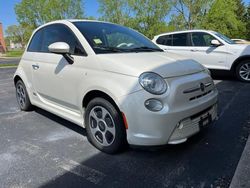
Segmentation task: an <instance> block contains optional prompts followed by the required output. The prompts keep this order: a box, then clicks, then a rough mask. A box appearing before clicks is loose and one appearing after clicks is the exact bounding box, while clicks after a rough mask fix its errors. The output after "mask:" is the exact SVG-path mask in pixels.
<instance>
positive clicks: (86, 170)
mask: <svg viewBox="0 0 250 188" xmlns="http://www.w3.org/2000/svg"><path fill="white" fill-rule="evenodd" d="M59 166H60V167H61V168H63V169H64V170H66V171H69V172H71V173H73V174H75V175H78V176H80V177H82V178H84V179H86V180H87V181H90V182H91V183H94V184H99V183H100V181H101V180H103V178H104V177H105V176H106V175H105V174H104V173H102V172H100V171H98V170H95V169H93V168H90V167H87V166H85V165H82V164H79V163H78V162H76V161H73V160H68V161H63V163H61V164H60V165H59Z"/></svg>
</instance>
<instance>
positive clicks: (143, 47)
mask: <svg viewBox="0 0 250 188" xmlns="http://www.w3.org/2000/svg"><path fill="white" fill-rule="evenodd" d="M129 50H131V51H135V52H138V51H146V52H163V50H162V49H160V48H151V47H147V46H141V47H137V48H132V49H129Z"/></svg>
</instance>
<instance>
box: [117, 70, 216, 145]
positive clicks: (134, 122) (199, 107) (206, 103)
mask: <svg viewBox="0 0 250 188" xmlns="http://www.w3.org/2000/svg"><path fill="white" fill-rule="evenodd" d="M197 77H200V80H202V81H205V82H206V81H211V78H210V77H207V76H206V75H204V74H198V75H196V76H195V77H193V76H192V75H190V76H186V77H183V78H178V80H176V79H174V80H173V82H171V81H169V88H170V89H169V91H171V93H168V92H167V93H166V94H165V95H164V96H153V97H154V98H157V99H159V100H161V101H162V102H163V104H164V107H163V109H162V110H161V111H159V112H152V111H149V110H148V109H146V108H145V106H144V102H145V100H147V99H149V98H152V95H151V94H149V93H148V92H146V91H144V90H140V91H138V92H136V93H133V94H130V95H129V96H124V97H123V98H121V99H120V110H121V111H122V112H123V113H124V114H125V116H126V119H127V123H128V129H127V140H128V143H129V144H132V145H138V146H158V145H165V144H168V143H170V144H175V143H181V142H183V141H186V139H187V138H188V137H190V136H192V135H193V134H195V133H197V132H199V130H200V127H199V123H198V122H199V121H200V118H201V117H202V116H203V115H204V114H200V113H201V112H204V113H205V114H206V113H209V114H211V121H214V120H215V118H216V117H217V105H216V104H217V95H218V91H217V89H216V88H214V87H213V86H211V88H210V90H209V91H210V92H209V93H207V94H206V95H205V96H202V97H198V98H196V99H195V100H193V99H191V98H190V95H186V96H184V95H183V94H182V95H178V93H181V92H180V87H178V85H183V86H185V87H187V84H186V83H185V82H187V81H188V82H189V83H190V87H192V86H193V85H194V82H197ZM192 79H193V80H192ZM178 82H180V83H181V84H178ZM172 84H173V85H172ZM188 87H189V86H188ZM208 89H209V88H208ZM175 91H177V92H175ZM197 92H198V91H197ZM205 92H206V91H205ZM199 94H200V93H195V96H199ZM185 97H186V98H185ZM184 100H186V102H185V101H184ZM180 125H181V126H180ZM180 128H181V129H180Z"/></svg>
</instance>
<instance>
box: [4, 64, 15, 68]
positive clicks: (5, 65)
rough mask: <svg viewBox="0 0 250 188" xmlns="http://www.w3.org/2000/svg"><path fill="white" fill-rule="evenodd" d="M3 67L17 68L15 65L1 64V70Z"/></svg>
mask: <svg viewBox="0 0 250 188" xmlns="http://www.w3.org/2000/svg"><path fill="white" fill-rule="evenodd" d="M2 67H17V65H15V64H0V68H2Z"/></svg>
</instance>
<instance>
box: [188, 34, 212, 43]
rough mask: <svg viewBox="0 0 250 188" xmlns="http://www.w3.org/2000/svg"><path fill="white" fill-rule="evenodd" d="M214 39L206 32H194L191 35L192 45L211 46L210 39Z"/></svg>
mask: <svg viewBox="0 0 250 188" xmlns="http://www.w3.org/2000/svg"><path fill="white" fill-rule="evenodd" d="M214 39H215V38H214V37H213V36H212V35H210V34H208V33H202V32H195V33H192V35H191V42H192V45H193V46H211V41H212V40H214Z"/></svg>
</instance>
